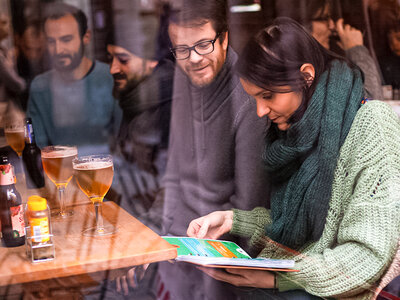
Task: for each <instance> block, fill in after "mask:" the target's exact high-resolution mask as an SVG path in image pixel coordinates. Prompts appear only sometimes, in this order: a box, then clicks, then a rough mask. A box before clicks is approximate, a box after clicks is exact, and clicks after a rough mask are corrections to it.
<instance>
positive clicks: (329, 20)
mask: <svg viewBox="0 0 400 300" xmlns="http://www.w3.org/2000/svg"><path fill="white" fill-rule="evenodd" d="M328 28H329V30H330V31H333V30H335V29H336V25H335V22H334V21H333V19H332V18H329V19H328Z"/></svg>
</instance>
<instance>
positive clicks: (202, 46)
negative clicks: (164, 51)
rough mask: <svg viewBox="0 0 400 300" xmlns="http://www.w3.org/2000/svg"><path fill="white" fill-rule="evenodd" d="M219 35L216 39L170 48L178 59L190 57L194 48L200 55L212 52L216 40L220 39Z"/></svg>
mask: <svg viewBox="0 0 400 300" xmlns="http://www.w3.org/2000/svg"><path fill="white" fill-rule="evenodd" d="M219 35H220V34H219V33H217V35H216V36H215V39H213V40H209V41H202V42H199V43H197V44H195V45H193V46H192V47H175V48H171V49H170V50H171V52H172V54H173V55H174V56H175V58H176V59H178V60H183V59H187V58H189V57H190V53H191V52H192V50H194V51H195V52H196V53H197V54H198V55H206V54H210V53H211V52H213V51H214V44H215V41H216V40H217V39H218V37H219Z"/></svg>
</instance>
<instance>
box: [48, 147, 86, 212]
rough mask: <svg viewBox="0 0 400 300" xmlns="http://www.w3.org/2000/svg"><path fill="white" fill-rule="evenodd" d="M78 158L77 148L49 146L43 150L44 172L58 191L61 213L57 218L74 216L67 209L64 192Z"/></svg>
mask: <svg viewBox="0 0 400 300" xmlns="http://www.w3.org/2000/svg"><path fill="white" fill-rule="evenodd" d="M77 156H78V150H77V148H76V147H75V146H47V147H44V148H43V149H42V162H43V169H44V172H45V173H46V175H47V177H49V178H50V180H51V181H52V182H53V183H54V184H55V185H56V187H57V191H58V196H59V201H60V212H59V213H58V214H57V215H56V217H60V218H66V217H68V216H71V215H72V214H73V211H72V210H67V209H66V204H65V199H64V192H65V189H66V188H67V185H68V183H69V182H70V180H71V178H72V175H73V169H72V160H73V159H74V158H75V157H77Z"/></svg>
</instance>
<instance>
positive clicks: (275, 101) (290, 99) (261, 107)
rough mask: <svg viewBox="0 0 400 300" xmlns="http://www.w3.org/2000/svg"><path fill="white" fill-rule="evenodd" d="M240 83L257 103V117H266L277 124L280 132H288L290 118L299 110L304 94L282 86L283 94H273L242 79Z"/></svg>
mask: <svg viewBox="0 0 400 300" xmlns="http://www.w3.org/2000/svg"><path fill="white" fill-rule="evenodd" d="M240 82H241V83H242V86H243V88H244V90H245V91H246V93H247V94H249V95H250V96H252V97H253V98H254V99H255V100H256V102H257V115H258V116H259V117H260V118H261V117H263V116H265V115H267V116H268V118H269V119H270V120H271V121H272V122H273V123H275V124H276V125H277V126H278V128H279V130H287V129H288V128H289V127H290V124H289V123H288V121H289V119H290V117H291V116H292V115H293V113H294V112H295V111H296V110H297V109H298V108H299V106H300V104H301V100H302V94H301V93H298V92H292V91H291V88H290V86H282V87H280V88H279V89H280V90H282V92H279V93H278V92H271V91H269V90H265V89H263V88H260V87H258V86H256V85H255V84H253V83H251V82H249V81H247V80H245V79H243V78H241V79H240Z"/></svg>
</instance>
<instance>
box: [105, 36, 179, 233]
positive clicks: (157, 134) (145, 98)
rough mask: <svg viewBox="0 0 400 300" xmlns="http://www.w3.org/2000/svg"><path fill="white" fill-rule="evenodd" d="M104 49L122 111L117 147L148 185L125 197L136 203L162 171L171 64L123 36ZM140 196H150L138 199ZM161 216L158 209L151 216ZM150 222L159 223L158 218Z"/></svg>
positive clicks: (154, 187) (154, 189) (151, 191)
mask: <svg viewBox="0 0 400 300" xmlns="http://www.w3.org/2000/svg"><path fill="white" fill-rule="evenodd" d="M128 49H129V50H128ZM107 52H108V54H109V56H110V59H111V63H110V73H111V74H112V75H113V77H114V94H115V95H116V98H117V99H118V100H119V105H120V107H121V108H122V111H123V118H122V123H121V128H120V131H119V135H118V146H119V150H120V152H121V153H122V155H123V157H124V159H125V160H126V161H127V162H129V163H133V165H130V167H131V168H132V171H133V172H134V173H135V177H136V178H139V177H140V178H141V179H142V180H143V181H144V182H145V186H146V188H147V190H146V191H139V189H138V190H137V191H134V193H135V195H134V196H136V198H139V199H128V201H129V202H134V203H129V206H137V205H139V203H138V202H140V200H142V201H152V200H154V196H155V194H156V193H157V192H158V188H159V181H160V179H161V176H162V175H164V173H165V167H166V162H167V148H168V137H169V123H170V113H171V100H172V85H173V75H174V64H173V62H172V61H170V60H167V59H161V60H160V61H156V60H152V59H147V58H145V57H139V56H137V55H135V54H134V52H133V50H131V47H130V45H129V44H128V43H126V40H120V41H109V42H108V45H107ZM123 164H124V165H126V162H124V163H123ZM121 167H122V166H121ZM121 176H122V174H121ZM128 177H129V176H128ZM130 188H134V187H130ZM138 194H139V195H138ZM140 194H141V195H140ZM127 196H128V197H129V196H132V195H127ZM122 197H125V195H122ZM143 197H145V198H151V199H140V198H143ZM127 208H128V211H130V209H129V207H127ZM132 210H133V211H135V210H134V209H133V208H132ZM160 217H161V212H159V215H158V216H154V218H157V219H160ZM142 221H144V220H142ZM152 222H153V223H156V224H157V225H158V226H160V222H161V221H160V220H158V222H157V221H156V220H152Z"/></svg>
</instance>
